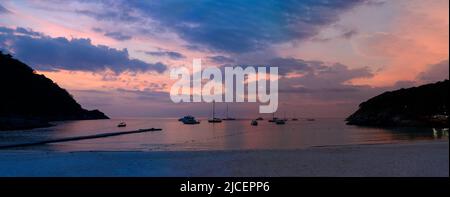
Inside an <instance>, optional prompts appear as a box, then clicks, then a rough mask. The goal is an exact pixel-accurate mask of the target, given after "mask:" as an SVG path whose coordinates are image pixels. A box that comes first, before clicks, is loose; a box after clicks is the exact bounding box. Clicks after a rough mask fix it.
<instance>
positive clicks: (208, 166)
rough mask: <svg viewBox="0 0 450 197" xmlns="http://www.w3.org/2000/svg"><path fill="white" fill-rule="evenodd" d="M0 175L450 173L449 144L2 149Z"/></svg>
mask: <svg viewBox="0 0 450 197" xmlns="http://www.w3.org/2000/svg"><path fill="white" fill-rule="evenodd" d="M0 176H10V177H11V176H45V177H48V176H50V177H53V176H70V177H89V176H106V177H117V176H119V177H123V176H132V177H136V176H400V177H402V176H442V177H448V176H449V143H448V141H442V142H422V143H409V144H380V145H348V146H327V147H313V148H306V149H297V150H236V151H192V152H189V151H173V152H98V151H89V152H44V151H21V150H2V151H0Z"/></svg>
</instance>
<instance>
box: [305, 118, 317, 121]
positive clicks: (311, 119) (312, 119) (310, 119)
mask: <svg viewBox="0 0 450 197" xmlns="http://www.w3.org/2000/svg"><path fill="white" fill-rule="evenodd" d="M306 120H307V121H315V120H316V119H314V118H308V119H306Z"/></svg>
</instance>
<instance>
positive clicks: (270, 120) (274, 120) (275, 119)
mask: <svg viewBox="0 0 450 197" xmlns="http://www.w3.org/2000/svg"><path fill="white" fill-rule="evenodd" d="M277 120H278V118H277V117H275V112H274V113H272V119H269V122H276V121H277Z"/></svg>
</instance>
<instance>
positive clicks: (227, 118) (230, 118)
mask: <svg viewBox="0 0 450 197" xmlns="http://www.w3.org/2000/svg"><path fill="white" fill-rule="evenodd" d="M222 120H236V118H232V117H230V116H228V104H227V116H226V118H224V119H222Z"/></svg>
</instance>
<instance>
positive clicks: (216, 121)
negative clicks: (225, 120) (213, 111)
mask: <svg viewBox="0 0 450 197" xmlns="http://www.w3.org/2000/svg"><path fill="white" fill-rule="evenodd" d="M208 122H209V123H221V122H222V119H220V118H212V119H209V120H208Z"/></svg>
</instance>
